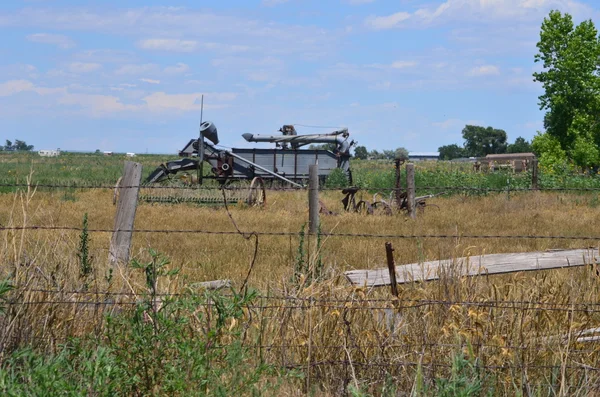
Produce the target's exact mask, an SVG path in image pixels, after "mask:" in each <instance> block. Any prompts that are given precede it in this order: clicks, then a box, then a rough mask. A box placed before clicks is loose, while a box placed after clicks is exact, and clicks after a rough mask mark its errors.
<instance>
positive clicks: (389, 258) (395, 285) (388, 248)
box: [385, 243, 398, 298]
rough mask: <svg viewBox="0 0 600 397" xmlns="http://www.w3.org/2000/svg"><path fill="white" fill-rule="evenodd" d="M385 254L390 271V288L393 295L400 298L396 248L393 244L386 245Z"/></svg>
mask: <svg viewBox="0 0 600 397" xmlns="http://www.w3.org/2000/svg"><path fill="white" fill-rule="evenodd" d="M385 253H386V256H387V264H388V270H389V272H390V286H391V288H392V295H394V296H395V297H396V298H397V297H398V283H397V282H396V264H395V263H394V248H392V243H385Z"/></svg>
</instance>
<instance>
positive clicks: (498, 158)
mask: <svg viewBox="0 0 600 397" xmlns="http://www.w3.org/2000/svg"><path fill="white" fill-rule="evenodd" d="M533 160H535V154H533V153H506V154H488V155H487V156H485V159H483V161H482V162H486V163H487V164H488V167H489V169H490V170H492V171H496V170H498V169H503V168H504V169H511V170H512V171H513V172H523V171H527V170H529V168H530V167H531V162H532V161H533Z"/></svg>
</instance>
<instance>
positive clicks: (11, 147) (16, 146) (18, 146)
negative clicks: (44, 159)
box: [0, 139, 33, 152]
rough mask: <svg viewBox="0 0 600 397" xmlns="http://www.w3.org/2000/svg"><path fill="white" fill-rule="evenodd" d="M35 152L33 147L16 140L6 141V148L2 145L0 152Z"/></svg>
mask: <svg viewBox="0 0 600 397" xmlns="http://www.w3.org/2000/svg"><path fill="white" fill-rule="evenodd" d="M32 150H33V145H28V144H27V142H25V141H21V140H19V139H15V142H14V143H13V142H12V141H9V140H8V139H7V140H6V144H5V145H4V146H2V145H0V151H6V152H17V151H18V152H30V151H32Z"/></svg>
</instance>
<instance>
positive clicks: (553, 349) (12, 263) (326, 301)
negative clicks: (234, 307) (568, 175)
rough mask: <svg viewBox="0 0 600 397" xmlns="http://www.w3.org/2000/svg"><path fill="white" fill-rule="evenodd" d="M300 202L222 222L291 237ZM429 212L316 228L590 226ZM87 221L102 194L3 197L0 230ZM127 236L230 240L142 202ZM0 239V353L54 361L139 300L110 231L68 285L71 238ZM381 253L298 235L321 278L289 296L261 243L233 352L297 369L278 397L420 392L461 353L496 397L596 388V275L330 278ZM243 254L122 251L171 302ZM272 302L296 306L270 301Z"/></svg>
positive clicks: (449, 243)
mask: <svg viewBox="0 0 600 397" xmlns="http://www.w3.org/2000/svg"><path fill="white" fill-rule="evenodd" d="M340 199H341V196H340V195H339V194H338V193H335V192H327V193H325V194H323V201H324V202H325V203H326V205H327V206H328V208H329V209H332V210H335V211H340V212H341V204H340V203H339V200H340ZM306 202H307V200H306V196H305V193H303V192H277V193H274V192H268V203H267V206H266V207H265V208H264V209H255V208H246V207H244V206H241V205H240V206H233V207H231V208H230V211H231V216H232V217H233V219H234V220H235V222H236V224H237V226H238V227H239V228H240V229H241V230H242V231H244V232H252V231H254V232H258V233H260V232H292V233H297V232H299V231H300V230H301V228H302V226H303V225H304V224H305V223H306V221H307V218H308V212H307V207H306ZM431 203H432V204H435V205H437V206H439V208H436V207H433V206H432V207H430V208H427V209H426V211H425V213H423V214H420V215H419V216H418V218H417V220H416V221H413V220H410V219H408V218H406V217H405V216H404V215H402V214H396V215H394V216H392V217H387V216H364V215H359V214H347V213H343V214H341V215H339V216H323V217H322V229H323V231H325V232H338V233H365V234H401V235H408V234H417V235H427V234H436V235H439V234H451V235H457V236H460V235H496V234H497V235H569V236H587V235H597V233H596V231H595V230H594V227H593V226H594V225H595V224H597V221H598V218H599V217H600V212H599V211H598V208H596V204H595V203H596V201H595V198H594V197H593V196H591V195H589V196H587V195H585V196H584V195H569V194H553V193H552V194H550V193H526V194H517V195H514V196H512V197H511V198H510V200H507V198H506V196H505V195H496V196H486V197H468V198H466V197H459V196H455V197H452V198H437V199H435V200H431ZM84 213H88V219H89V228H90V229H110V228H111V227H112V225H113V219H114V214H115V207H113V206H112V192H110V191H108V190H93V191H80V192H76V193H70V194H69V195H68V196H66V195H65V193H64V192H58V191H54V192H41V191H37V192H36V191H34V190H33V189H31V190H29V191H22V192H20V193H18V194H16V195H2V196H0V224H2V225H3V226H8V227H10V226H23V225H25V226H31V225H39V226H75V227H79V226H81V222H82V218H83V214H84ZM135 227H136V228H137V229H169V230H178V229H201V230H210V231H234V230H235V228H234V225H233V224H232V222H231V220H230V218H229V216H228V214H227V213H226V212H225V211H224V210H223V209H222V208H205V207H198V206H194V205H147V204H142V205H140V206H139V207H138V211H137V216H136V225H135ZM1 234H2V239H0V242H1V243H2V244H3V247H2V252H1V253H0V259H1V260H2V263H3V266H2V274H1V278H7V277H10V278H11V279H12V280H14V283H15V284H16V285H17V286H18V289H17V291H16V292H15V294H14V296H12V297H11V299H13V300H14V301H15V303H14V304H12V305H10V307H9V309H10V310H9V312H8V314H7V315H5V316H4V317H2V320H1V324H2V328H3V331H4V332H3V333H2V336H1V337H0V338H1V342H2V346H3V347H4V349H10V348H13V347H14V346H18V345H24V344H29V343H32V344H35V345H37V346H42V347H44V348H47V349H49V350H52V349H54V348H56V346H57V344H59V343H61V342H64V341H65V340H66V338H68V337H70V336H81V335H86V334H90V333H95V334H97V335H101V332H102V324H103V318H104V315H105V314H106V313H107V312H108V311H113V312H118V311H120V310H126V308H127V307H128V304H129V303H131V302H135V300H136V299H138V297H137V295H141V294H142V293H143V291H144V290H145V279H144V276H143V274H141V273H140V272H139V271H134V270H132V269H131V268H128V267H119V268H116V269H113V271H112V274H111V273H110V269H109V267H108V246H109V240H110V234H109V233H95V232H92V233H90V235H91V242H90V244H91V248H90V254H91V256H92V257H93V268H94V272H93V275H92V276H91V280H87V282H85V280H83V279H82V278H81V277H80V274H79V273H80V272H79V265H78V259H77V256H76V254H77V250H78V248H77V247H78V242H79V235H80V233H79V232H78V231H56V230H53V231H46V230H27V231H12V230H5V231H2V232H1ZM389 240H390V241H391V242H392V243H393V245H394V247H395V250H396V251H395V255H396V263H397V264H403V263H412V262H418V261H420V260H435V259H439V258H451V257H458V256H465V255H479V254H482V253H502V252H525V251H533V250H545V249H550V248H584V247H589V246H593V247H597V242H596V241H590V240H536V239H522V240H518V239H517V240H515V239H483V238H462V237H456V238H448V239H439V238H418V239H389ZM385 241H386V240H384V239H381V238H364V237H334V236H332V237H324V238H323V241H322V245H321V248H320V250H319V251H318V252H316V250H315V246H316V242H315V240H314V239H308V237H307V238H306V240H305V241H304V247H305V248H306V249H307V250H308V254H309V257H310V258H312V259H311V263H312V264H314V263H316V258H317V256H320V257H321V261H322V263H323V264H324V271H325V273H324V274H325V277H324V279H323V280H322V281H320V282H317V283H312V284H304V285H301V286H298V285H297V284H295V283H293V282H292V281H291V280H292V278H293V271H294V267H295V261H296V260H297V255H298V247H299V243H300V242H299V237H297V236H292V237H290V236H263V235H259V243H258V255H257V259H256V262H255V264H254V267H253V269H252V272H251V274H250V277H249V285H250V286H251V287H252V288H256V289H258V290H260V291H261V295H262V296H263V297H262V298H261V299H260V300H259V301H258V302H257V303H256V305H254V306H252V307H249V308H248V310H247V316H246V322H247V341H246V343H248V344H249V345H252V346H254V348H255V351H256V357H257V360H266V361H268V362H271V363H274V364H276V365H278V366H281V367H286V368H297V369H299V370H302V371H304V373H305V378H304V380H302V381H297V382H296V383H295V384H293V385H290V386H289V388H288V389H286V390H287V392H288V393H290V394H294V393H296V392H308V391H310V390H312V388H316V389H315V390H317V391H318V393H317V394H327V393H329V394H332V395H337V394H339V393H341V392H344V391H346V390H348V387H349V386H351V385H354V386H358V387H359V388H362V389H365V390H367V391H372V392H378V391H381V387H382V385H383V384H384V383H385V382H386V380H387V381H388V382H390V384H392V385H393V386H394V387H395V388H397V390H398V391H404V392H411V391H412V392H413V393H416V392H420V391H422V392H424V393H426V390H425V389H424V387H425V386H423V387H422V386H420V382H419V379H424V381H423V382H424V384H425V385H427V384H429V385H432V382H433V380H434V379H436V378H444V377H448V376H449V375H450V373H451V364H452V360H451V357H452V356H453V355H454V356H456V355H463V354H464V355H465V357H466V358H467V359H468V360H471V361H472V362H474V363H477V365H478V366H479V368H480V369H481V371H482V373H483V374H484V375H482V379H483V380H482V382H483V384H484V385H485V386H486V387H487V388H488V390H493V391H494V394H497V395H516V394H527V395H529V394H535V393H536V392H539V393H540V394H541V395H554V394H561V395H573V394H577V393H579V394H581V395H586V394H587V393H594V390H597V389H596V387H597V382H598V380H599V377H598V376H597V373H598V372H597V367H598V365H597V363H598V358H599V355H598V353H599V352H600V348H598V347H597V345H596V343H594V342H577V338H578V336H579V333H580V332H581V331H582V330H585V329H590V328H594V327H600V314H599V313H598V310H600V306H596V305H598V304H599V303H600V300H599V298H598V297H599V292H600V290H599V287H598V284H599V281H600V280H599V279H598V274H597V273H596V272H595V271H594V270H593V269H591V268H588V267H581V268H576V269H568V270H566V269H565V270H552V271H546V272H530V273H519V274H513V275H505V276H490V277H476V278H465V279H456V278H450V277H443V278H442V279H441V280H439V281H435V282H429V283H418V284H407V285H402V286H399V290H400V297H399V299H398V300H396V299H392V298H391V296H390V294H389V292H388V290H387V289H384V288H381V289H365V288H353V287H351V286H349V285H348V283H347V282H346V280H345V279H344V277H343V271H345V270H350V269H373V268H378V267H383V266H384V264H385V249H384V242H385ZM254 247H255V246H254V242H253V240H246V239H244V238H243V237H242V236H240V235H211V234H201V233H183V234H182V233H136V234H135V236H134V242H133V249H132V253H133V256H134V257H135V258H137V259H139V260H141V261H144V260H147V259H148V253H147V249H148V248H153V249H155V250H157V251H159V252H161V253H164V254H165V255H166V256H168V257H169V258H170V259H171V265H170V267H171V268H179V269H181V272H180V274H179V275H178V276H177V277H175V278H173V279H170V280H163V281H161V282H160V284H159V290H160V291H161V292H163V293H179V292H183V291H184V290H185V289H186V288H187V287H189V286H190V285H193V284H194V283H196V282H200V281H206V280H214V279H225V278H227V279H231V280H233V283H234V286H237V287H238V288H239V286H240V285H241V283H242V282H243V280H244V279H245V277H246V276H247V274H248V266H249V264H250V262H251V259H252V257H253V253H254ZM84 284H87V290H85V291H84ZM45 290H61V291H63V292H61V293H53V292H44V291H45ZM107 291H108V292H111V293H112V295H107V294H105V293H104V292H107ZM77 292H79V293H77ZM120 293H124V294H127V295H120ZM129 294H132V296H130V295H129ZM281 296H288V297H293V299H292V298H290V299H278V298H276V297H281ZM419 301H421V302H419ZM422 301H429V303H423V302H422ZM40 302H44V303H40ZM89 302H93V303H95V304H88V303H89ZM474 302H477V304H475V303H474ZM486 302H487V304H486ZM515 302H534V303H529V304H520V303H515ZM119 303H121V305H119ZM563 336H564V338H563ZM294 390H295V391H294ZM298 390H299V391H298Z"/></svg>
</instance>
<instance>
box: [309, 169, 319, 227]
mask: <svg viewBox="0 0 600 397" xmlns="http://www.w3.org/2000/svg"><path fill="white" fill-rule="evenodd" d="M318 231H319V165H318V164H312V165H310V166H309V167H308V232H309V233H310V234H317V232H318Z"/></svg>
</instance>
